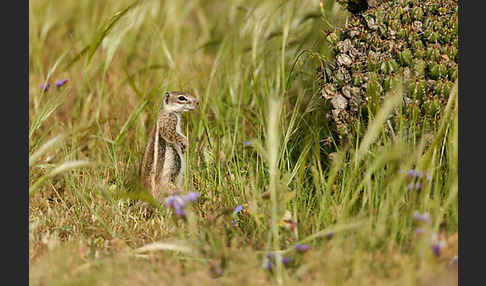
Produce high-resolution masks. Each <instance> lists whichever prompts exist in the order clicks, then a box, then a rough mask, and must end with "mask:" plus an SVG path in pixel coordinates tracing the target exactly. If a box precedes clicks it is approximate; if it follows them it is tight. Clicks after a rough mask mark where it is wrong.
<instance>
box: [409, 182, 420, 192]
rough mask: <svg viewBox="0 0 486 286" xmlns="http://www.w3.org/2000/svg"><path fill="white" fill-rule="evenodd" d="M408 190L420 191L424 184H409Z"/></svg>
mask: <svg viewBox="0 0 486 286" xmlns="http://www.w3.org/2000/svg"><path fill="white" fill-rule="evenodd" d="M407 189H408V190H417V191H420V190H421V189H422V183H415V184H414V183H410V184H408V186H407Z"/></svg>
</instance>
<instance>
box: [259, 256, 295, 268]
mask: <svg viewBox="0 0 486 286" xmlns="http://www.w3.org/2000/svg"><path fill="white" fill-rule="evenodd" d="M280 262H282V264H283V265H284V266H288V265H289V264H290V262H291V259H290V258H288V257H285V256H281V258H280ZM274 265H275V255H274V254H273V253H268V254H267V259H265V263H264V264H263V268H265V269H266V270H272V268H273V266H274Z"/></svg>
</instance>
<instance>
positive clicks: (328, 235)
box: [326, 232, 335, 239]
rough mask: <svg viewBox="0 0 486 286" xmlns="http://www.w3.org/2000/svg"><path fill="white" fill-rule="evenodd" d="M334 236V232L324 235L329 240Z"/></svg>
mask: <svg viewBox="0 0 486 286" xmlns="http://www.w3.org/2000/svg"><path fill="white" fill-rule="evenodd" d="M334 235H335V233H334V232H330V233H328V234H327V235H326V237H327V238H329V239H331V238H333V237H334Z"/></svg>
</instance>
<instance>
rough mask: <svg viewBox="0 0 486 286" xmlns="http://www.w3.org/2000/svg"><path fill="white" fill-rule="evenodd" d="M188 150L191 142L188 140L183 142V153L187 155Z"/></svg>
mask: <svg viewBox="0 0 486 286" xmlns="http://www.w3.org/2000/svg"><path fill="white" fill-rule="evenodd" d="M187 148H189V141H187V139H184V140H182V142H181V150H182V153H186V151H187Z"/></svg>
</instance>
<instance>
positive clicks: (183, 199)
mask: <svg viewBox="0 0 486 286" xmlns="http://www.w3.org/2000/svg"><path fill="white" fill-rule="evenodd" d="M200 196H201V194H200V193H198V192H190V193H189V194H187V195H185V196H178V195H173V196H170V197H168V198H167V199H166V200H165V205H166V206H168V207H171V208H172V209H174V211H175V213H176V214H177V216H179V217H184V216H185V215H186V211H185V210H184V206H185V205H186V204H187V202H193V201H195V200H197V199H198V198H199V197H200Z"/></svg>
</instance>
